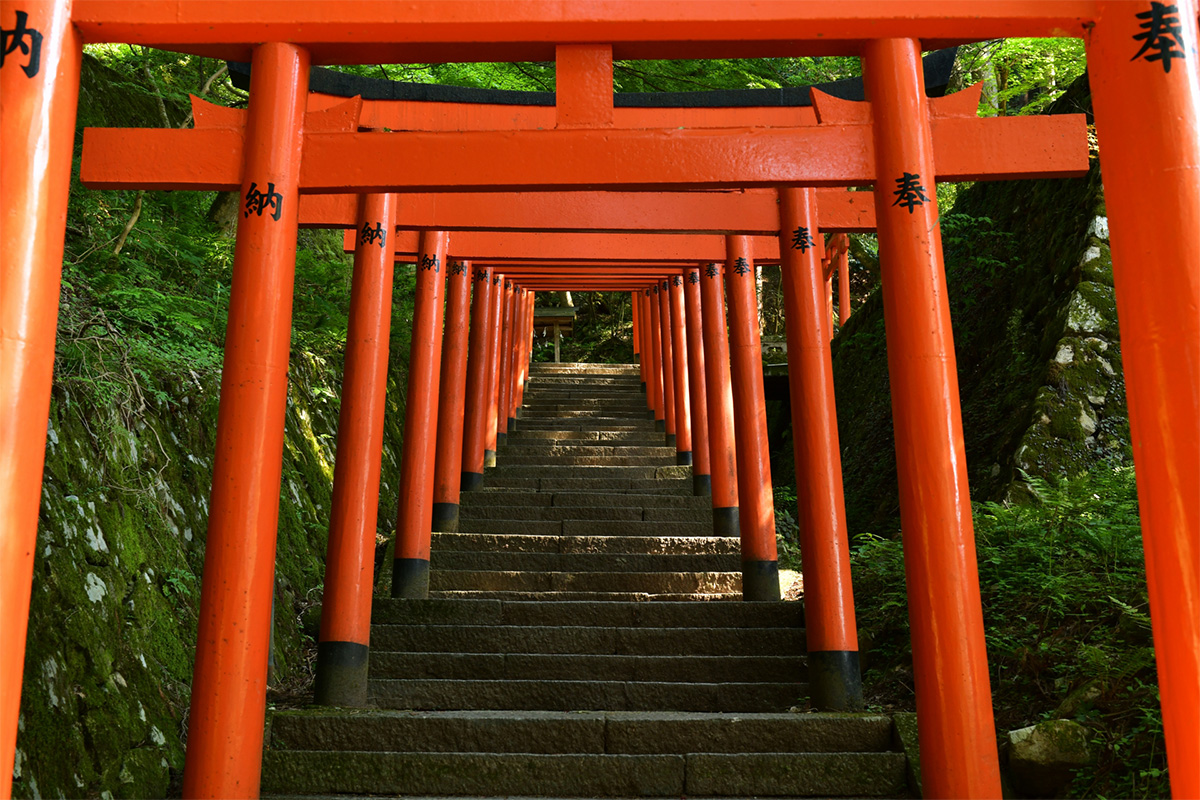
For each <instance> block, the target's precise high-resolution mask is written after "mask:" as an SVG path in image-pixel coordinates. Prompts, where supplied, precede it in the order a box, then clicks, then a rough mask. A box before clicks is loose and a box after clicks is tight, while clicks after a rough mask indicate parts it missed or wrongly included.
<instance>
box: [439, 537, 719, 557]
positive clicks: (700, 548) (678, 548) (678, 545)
mask: <svg viewBox="0 0 1200 800" xmlns="http://www.w3.org/2000/svg"><path fill="white" fill-rule="evenodd" d="M450 551H465V552H525V553H646V554H666V553H672V554H676V555H701V554H704V555H732V556H737V555H739V554H740V553H741V543H740V542H739V541H738V539H737V538H736V537H729V536H562V535H550V536H537V535H527V534H520V533H495V534H493V533H435V534H433V552H434V553H435V554H436V553H440V552H450Z"/></svg>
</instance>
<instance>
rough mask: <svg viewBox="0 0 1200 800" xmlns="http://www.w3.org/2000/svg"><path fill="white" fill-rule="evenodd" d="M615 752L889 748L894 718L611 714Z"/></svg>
mask: <svg viewBox="0 0 1200 800" xmlns="http://www.w3.org/2000/svg"><path fill="white" fill-rule="evenodd" d="M607 720H608V725H607V728H606V730H605V747H606V752H610V753H833V752H875V751H881V752H882V751H887V750H889V749H890V737H891V727H892V722H891V720H890V719H889V718H888V717H886V716H883V715H878V714H872V715H865V714H864V715H851V714H797V713H783V714H778V713H775V714H684V713H639V714H608V715H607Z"/></svg>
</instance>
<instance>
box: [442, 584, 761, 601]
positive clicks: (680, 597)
mask: <svg viewBox="0 0 1200 800" xmlns="http://www.w3.org/2000/svg"><path fill="white" fill-rule="evenodd" d="M429 596H430V597H434V598H438V599H455V600H459V599H470V600H500V601H503V602H518V601H519V602H525V601H529V602H534V601H536V602H553V601H556V600H571V601H575V600H580V601H586V602H589V603H606V602H638V603H645V604H649V603H651V602H653V603H654V604H655V605H657V604H658V603H660V602H682V601H687V602H690V603H695V602H703V603H710V602H718V601H719V602H721V603H725V601H730V602H733V601H740V600H741V599H742V593H741V589H740V588H739V589H737V590H730V591H723V592H655V593H652V592H522V591H503V590H491V589H487V590H471V589H446V590H435V591H431V592H430V593H429Z"/></svg>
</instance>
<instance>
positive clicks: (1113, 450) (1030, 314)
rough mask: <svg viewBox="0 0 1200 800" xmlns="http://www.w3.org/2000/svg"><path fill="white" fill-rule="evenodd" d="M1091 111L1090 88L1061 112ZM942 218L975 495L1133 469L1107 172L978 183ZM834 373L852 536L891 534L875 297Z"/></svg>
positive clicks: (882, 356)
mask: <svg viewBox="0 0 1200 800" xmlns="http://www.w3.org/2000/svg"><path fill="white" fill-rule="evenodd" d="M1087 101H1088V93H1087V84H1086V80H1084V81H1080V82H1079V83H1078V84H1077V85H1076V86H1075V87H1073V88H1072V90H1071V91H1070V92H1069V93H1068V94H1067V95H1066V96H1065V97H1064V98H1063V100H1062V101H1060V103H1059V105H1058V108H1059V109H1060V110H1062V111H1070V112H1075V111H1078V110H1083V109H1086V108H1087V107H1088V102H1087ZM943 211H944V216H943V220H942V224H943V250H944V253H945V261H946V278H947V285H948V289H949V298H950V310H951V317H952V321H953V324H954V341H955V353H956V356H957V361H958V377H959V388H960V397H961V401H962V409H963V428H964V435H965V438H966V446H967V469H968V473H969V478H970V484H971V495H972V497H973V498H974V499H976V500H989V499H1002V498H1009V497H1011V496H1012V494H1013V493H1014V492H1016V493H1018V494H1019V493H1020V492H1021V491H1023V490H1022V489H1021V488H1020V483H1019V481H1020V477H1021V475H1020V471H1021V470H1024V471H1025V472H1028V473H1029V474H1031V475H1038V476H1041V477H1047V478H1053V477H1055V476H1059V475H1073V474H1077V473H1079V472H1082V471H1085V470H1087V469H1089V468H1090V467H1091V466H1093V465H1095V464H1097V463H1099V462H1102V461H1112V460H1116V461H1123V460H1127V459H1128V458H1129V426H1128V419H1127V412H1126V407H1125V386H1124V382H1123V380H1122V373H1121V346H1120V337H1119V332H1118V329H1117V317H1116V304H1115V298H1114V293H1113V281H1112V262H1111V257H1110V254H1109V247H1108V221H1107V217H1106V216H1105V208H1104V195H1103V189H1102V186H1101V183H1100V165H1099V162H1098V161H1097V160H1095V159H1094V160H1093V164H1092V169H1091V171H1090V172H1089V174H1088V175H1087V176H1086V177H1083V178H1076V179H1071V180H1039V181H1013V182H1003V183H977V184H974V185H972V186H971V187H969V188H966V189H964V190H963V191H962V192H961V193H960V194H959V195H958V197H957V200H956V202H955V204H954V206H953V207H952V208H950V209H949V210H943ZM881 257H882V264H883V273H884V279H885V280H886V276H887V255H886V253H881ZM833 364H834V380H835V384H836V391H837V400H838V419H839V435H840V439H841V445H842V463H843V470H844V475H845V485H846V505H847V516H848V522H849V526H850V531H851V533H852V534H857V533H861V532H863V531H870V532H873V533H878V534H884V535H886V534H889V533H892V532H894V531H895V530H896V528H897V527H898V519H899V510H900V509H899V497H898V491H897V488H896V464H895V455H894V439H893V429H892V421H891V396H890V392H889V389H888V376H887V343H886V339H885V336H884V322H883V304H882V298H881V297H880V296H879V295H878V293H877V294H876V295H875V296H873V297H871V298H870V299H869V300H868V301H867V302H866V303H865V304H864V305H863V306H862V308H861V309H860V310H858V311H856V312H855V314H854V316H853V317H851V319H850V320H849V322H848V323H847V324H846V326H845V327H844V328H843V329H842V330H841V332H840V333H839V334H838V336H837V338H836V339H835V340H834V342H833Z"/></svg>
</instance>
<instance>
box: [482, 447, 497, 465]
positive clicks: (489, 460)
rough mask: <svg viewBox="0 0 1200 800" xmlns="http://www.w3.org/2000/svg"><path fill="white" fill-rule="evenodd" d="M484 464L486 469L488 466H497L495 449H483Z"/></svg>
mask: <svg viewBox="0 0 1200 800" xmlns="http://www.w3.org/2000/svg"><path fill="white" fill-rule="evenodd" d="M483 466H484V469H486V468H488V467H494V466H496V451H495V450H484V451H483Z"/></svg>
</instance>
